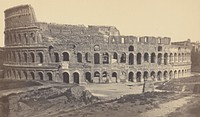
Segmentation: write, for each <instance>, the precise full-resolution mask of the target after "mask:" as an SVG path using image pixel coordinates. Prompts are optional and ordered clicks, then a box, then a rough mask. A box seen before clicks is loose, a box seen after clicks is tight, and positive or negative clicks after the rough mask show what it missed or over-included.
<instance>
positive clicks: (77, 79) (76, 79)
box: [73, 72, 79, 84]
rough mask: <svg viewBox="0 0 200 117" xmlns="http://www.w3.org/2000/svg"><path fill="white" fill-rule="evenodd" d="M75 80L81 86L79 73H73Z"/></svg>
mask: <svg viewBox="0 0 200 117" xmlns="http://www.w3.org/2000/svg"><path fill="white" fill-rule="evenodd" d="M73 79H74V83H76V84H79V73H78V72H74V73H73Z"/></svg>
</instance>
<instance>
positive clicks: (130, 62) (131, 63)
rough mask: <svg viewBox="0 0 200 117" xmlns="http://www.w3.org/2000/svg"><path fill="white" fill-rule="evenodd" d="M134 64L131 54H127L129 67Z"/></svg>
mask: <svg viewBox="0 0 200 117" xmlns="http://www.w3.org/2000/svg"><path fill="white" fill-rule="evenodd" d="M133 64H134V55H133V53H130V54H129V65H133Z"/></svg>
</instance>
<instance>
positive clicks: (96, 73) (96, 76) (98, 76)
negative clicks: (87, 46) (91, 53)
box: [93, 71, 100, 83]
mask: <svg viewBox="0 0 200 117" xmlns="http://www.w3.org/2000/svg"><path fill="white" fill-rule="evenodd" d="M94 77H95V79H93V81H94V82H99V83H100V73H99V72H98V71H95V72H94ZM96 78H98V79H97V80H98V81H97V80H96Z"/></svg>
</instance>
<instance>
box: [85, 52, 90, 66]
mask: <svg viewBox="0 0 200 117" xmlns="http://www.w3.org/2000/svg"><path fill="white" fill-rule="evenodd" d="M85 61H86V62H87V63H91V60H90V53H89V52H87V53H85Z"/></svg>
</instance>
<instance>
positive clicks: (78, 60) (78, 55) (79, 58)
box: [77, 52, 82, 63]
mask: <svg viewBox="0 0 200 117" xmlns="http://www.w3.org/2000/svg"><path fill="white" fill-rule="evenodd" d="M77 62H79V63H82V54H81V53H80V52H78V53H77Z"/></svg>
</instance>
